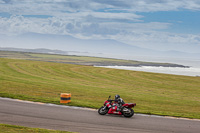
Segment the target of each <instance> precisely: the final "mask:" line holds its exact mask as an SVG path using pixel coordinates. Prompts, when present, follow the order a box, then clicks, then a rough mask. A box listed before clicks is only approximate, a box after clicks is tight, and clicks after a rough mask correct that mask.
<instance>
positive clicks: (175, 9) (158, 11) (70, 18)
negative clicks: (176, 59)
mask: <svg viewBox="0 0 200 133" xmlns="http://www.w3.org/2000/svg"><path fill="white" fill-rule="evenodd" d="M199 24H200V0H0V37H4V36H10V37H12V36H13V37H14V36H18V35H22V34H25V33H39V34H54V35H69V36H72V37H76V38H80V39H97V40H98V39H112V40H116V41H119V42H123V43H126V44H129V45H134V46H138V47H142V48H149V49H155V50H160V51H166V50H175V51H183V52H188V53H200V26H199ZM0 43H1V42H0ZM0 46H4V45H3V44H0ZM16 47H17V44H16Z"/></svg>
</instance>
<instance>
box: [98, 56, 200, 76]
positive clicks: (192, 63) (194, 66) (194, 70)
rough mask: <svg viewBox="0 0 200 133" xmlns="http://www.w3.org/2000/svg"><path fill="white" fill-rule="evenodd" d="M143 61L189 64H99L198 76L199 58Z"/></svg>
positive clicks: (199, 68) (199, 70)
mask: <svg viewBox="0 0 200 133" xmlns="http://www.w3.org/2000/svg"><path fill="white" fill-rule="evenodd" d="M145 61H152V62H161V63H175V64H180V65H185V66H189V67H188V68H187V67H186V68H183V67H162V66H159V67H156V66H140V67H134V66H101V67H106V68H115V69H124V70H134V71H144V72H154V73H164V74H174V75H185V76H200V60H199V59H195V60H194V59H193V60H191V59H167V58H164V59H159V58H157V59H155V58H154V59H148V60H145Z"/></svg>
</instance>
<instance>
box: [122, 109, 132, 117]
mask: <svg viewBox="0 0 200 133" xmlns="http://www.w3.org/2000/svg"><path fill="white" fill-rule="evenodd" d="M124 109H126V111H124ZM127 110H128V111H127ZM122 112H123V115H124V117H127V118H130V117H132V116H133V115H134V110H133V109H131V108H123V109H122Z"/></svg>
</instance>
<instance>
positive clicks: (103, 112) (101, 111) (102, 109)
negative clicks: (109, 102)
mask: <svg viewBox="0 0 200 133" xmlns="http://www.w3.org/2000/svg"><path fill="white" fill-rule="evenodd" d="M98 113H99V114H100V115H105V114H107V113H108V108H105V109H104V106H102V107H101V108H99V110H98Z"/></svg>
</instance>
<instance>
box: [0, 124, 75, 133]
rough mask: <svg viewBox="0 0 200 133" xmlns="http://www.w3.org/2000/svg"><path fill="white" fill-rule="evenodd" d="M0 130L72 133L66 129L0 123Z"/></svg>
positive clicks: (9, 131)
mask: <svg viewBox="0 0 200 133" xmlns="http://www.w3.org/2000/svg"><path fill="white" fill-rule="evenodd" d="M0 132H1V133H72V132H67V131H58V130H50V129H41V128H29V127H23V126H15V125H8V124H0Z"/></svg>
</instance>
